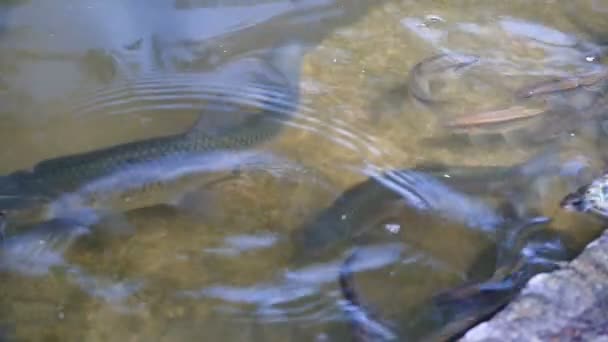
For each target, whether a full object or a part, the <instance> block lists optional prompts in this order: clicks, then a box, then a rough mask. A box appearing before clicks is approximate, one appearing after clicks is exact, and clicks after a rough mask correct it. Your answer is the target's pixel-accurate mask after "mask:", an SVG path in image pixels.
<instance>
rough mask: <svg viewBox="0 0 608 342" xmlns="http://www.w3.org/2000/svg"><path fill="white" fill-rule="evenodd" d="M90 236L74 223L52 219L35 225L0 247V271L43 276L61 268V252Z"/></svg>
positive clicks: (63, 262) (87, 230)
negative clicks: (85, 236) (81, 238)
mask: <svg viewBox="0 0 608 342" xmlns="http://www.w3.org/2000/svg"><path fill="white" fill-rule="evenodd" d="M90 232H91V230H90V228H89V227H87V226H83V225H81V224H79V223H78V222H76V221H72V220H63V219H55V220H52V221H47V222H43V223H41V224H38V225H36V226H35V227H33V228H32V229H30V230H28V231H26V232H25V233H23V234H18V235H14V236H11V237H8V238H7V239H6V240H4V241H2V244H0V269H4V270H7V271H11V272H16V273H20V274H24V275H26V276H43V275H46V274H48V273H49V272H50V271H51V270H52V269H54V268H65V267H66V266H68V264H67V263H66V262H65V260H64V259H63V256H64V254H65V252H66V251H67V250H68V249H69V248H70V247H71V246H72V245H73V243H74V242H75V241H76V239H78V238H79V237H81V236H83V235H87V234H89V233H90Z"/></svg>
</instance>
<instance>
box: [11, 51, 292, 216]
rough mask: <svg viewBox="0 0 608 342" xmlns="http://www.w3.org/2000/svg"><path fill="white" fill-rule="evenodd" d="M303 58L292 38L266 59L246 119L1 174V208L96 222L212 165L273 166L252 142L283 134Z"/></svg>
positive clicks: (161, 196) (196, 179)
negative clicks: (291, 40)
mask: <svg viewBox="0 0 608 342" xmlns="http://www.w3.org/2000/svg"><path fill="white" fill-rule="evenodd" d="M301 57H302V46H300V45H297V44H288V45H285V46H282V47H279V48H277V49H276V50H273V51H272V52H271V53H270V55H269V56H268V60H266V61H264V60H263V59H260V61H259V62H260V64H261V67H262V68H261V70H260V73H259V74H256V75H254V76H255V79H256V80H258V81H259V85H258V84H255V85H253V87H254V88H255V86H257V87H258V88H257V89H259V90H262V93H261V94H256V96H254V99H255V100H256V101H254V102H253V103H249V104H248V109H242V110H243V111H248V112H247V115H245V117H246V120H244V122H242V123H240V124H239V125H236V127H228V128H226V129H218V130H217V131H215V132H211V133H210V132H205V131H204V128H205V127H204V125H205V120H204V117H203V116H201V119H200V120H199V122H198V123H197V124H195V125H194V127H192V129H190V130H189V131H188V132H185V133H182V134H176V135H172V136H164V137H159V138H152V139H147V140H142V141H136V142H131V143H127V144H123V145H118V146H113V147H108V148H104V149H100V150H96V151H92V152H86V153H81V154H76V155H71V156H66V157H60V158H55V159H50V160H45V161H42V162H40V163H38V164H37V165H35V166H34V167H33V168H32V169H31V170H27V171H16V172H14V173H11V174H9V175H7V176H4V177H2V178H0V211H2V212H3V213H4V214H5V215H6V217H7V219H8V221H9V223H11V222H22V221H23V222H26V221H34V222H41V221H46V220H51V219H54V218H71V219H79V220H81V221H82V222H83V223H85V224H90V223H94V222H96V221H98V220H99V216H100V215H104V213H107V212H113V211H118V212H123V211H128V210H131V209H137V208H142V207H146V206H151V205H156V204H164V203H165V204H166V203H175V201H177V200H179V198H178V197H179V196H181V195H183V194H184V193H185V192H187V191H192V190H196V189H197V187H200V186H201V185H202V184H205V183H206V182H208V179H207V178H206V177H202V176H203V175H208V174H209V173H212V172H217V171H230V170H234V169H239V168H242V167H248V166H253V167H263V166H264V165H266V166H267V165H269V164H270V163H272V162H273V160H272V156H271V157H270V158H269V156H268V155H267V154H266V155H262V156H261V157H260V153H259V152H256V151H254V150H253V149H251V147H252V146H253V145H255V144H256V143H259V142H261V141H264V140H267V139H269V138H270V137H272V136H274V135H275V134H277V133H278V131H279V130H280V129H281V127H282V125H281V121H284V120H286V119H288V118H289V117H290V116H291V115H292V114H293V112H294V111H295V109H296V106H297V102H298V89H297V87H295V85H296V84H297V79H295V80H294V79H293V78H292V79H289V77H290V76H292V77H293V76H296V77H297V75H298V72H296V71H297V70H299V68H300V64H299V61H300V58H301ZM294 81H295V82H294ZM294 87H295V88H294ZM227 95H228V96H229V95H230V94H227ZM207 114H211V113H204V115H207ZM213 114H215V115H219V116H221V115H226V113H222V112H219V113H213ZM176 197H177V198H176Z"/></svg>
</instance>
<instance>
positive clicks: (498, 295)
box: [339, 220, 571, 342]
mask: <svg viewBox="0 0 608 342" xmlns="http://www.w3.org/2000/svg"><path fill="white" fill-rule="evenodd" d="M533 221H534V220H533ZM535 223H540V222H535ZM536 232H540V230H537V231H536ZM520 233H521V235H522V236H519V238H521V239H522V240H525V241H524V242H523V246H520V248H519V249H518V250H517V251H516V252H517V253H518V255H519V257H518V258H517V259H514V260H512V261H513V262H511V263H510V264H509V265H506V264H505V265H504V267H502V268H499V269H497V270H496V271H495V273H494V275H493V276H492V277H491V278H490V279H488V280H486V281H482V282H468V283H465V284H462V285H459V286H456V287H453V288H449V289H447V290H445V291H442V292H439V293H437V294H435V295H434V296H433V297H432V298H431V299H430V300H429V301H428V302H427V303H425V304H424V305H423V307H422V308H421V309H420V310H419V312H418V313H417V315H419V316H420V317H419V318H417V319H418V322H423V325H425V327H426V329H429V327H428V326H427V323H424V322H428V323H430V324H431V325H432V327H435V329H434V330H433V331H432V332H430V333H425V334H424V335H423V336H420V337H418V338H416V340H417V341H429V342H430V341H455V340H457V339H458V338H460V337H461V336H462V335H463V334H464V333H466V331H468V330H469V329H470V328H472V327H473V326H475V325H477V324H479V323H481V322H483V321H485V320H488V319H490V318H491V317H492V316H493V315H494V314H495V313H497V312H498V311H499V310H501V309H502V308H503V307H504V306H506V305H507V304H508V303H509V302H510V301H511V300H512V299H513V298H514V297H515V296H516V295H517V294H518V293H519V292H520V291H521V289H522V288H523V287H524V286H525V284H526V283H527V282H528V281H529V280H530V279H531V278H532V277H533V276H534V275H536V274H538V273H541V272H547V271H552V270H555V268H556V267H557V266H559V262H561V261H562V260H566V259H567V258H569V257H571V256H570V255H566V253H565V252H566V248H565V247H564V246H563V244H559V243H558V247H557V248H548V251H547V248H546V246H545V244H544V243H537V241H536V240H539V238H538V234H537V235H536V236H534V233H532V234H529V233H528V232H520ZM540 240H541V241H543V240H546V237H545V236H542V237H540ZM549 240H550V239H549ZM549 240H547V241H549ZM558 240H559V237H558ZM560 242H561V240H560ZM355 257H356V251H355V252H354V253H352V254H351V255H350V256H349V257H348V258H347V259H346V260H345V262H344V264H343V266H342V268H341V271H340V276H339V284H340V289H341V292H342V296H343V298H344V300H345V302H346V303H347V304H346V305H345V306H344V310H345V313H346V314H347V317H348V319H349V321H350V323H351V324H352V326H353V334H354V337H355V340H356V341H358V342H371V341H393V340H407V339H406V338H405V335H407V329H406V327H405V326H400V327H395V325H396V323H395V322H385V321H383V320H382V319H381V318H379V317H378V315H377V314H375V313H373V312H371V311H370V309H369V308H367V307H366V306H365V305H363V303H362V299H361V296H360V295H359V294H358V292H357V291H356V288H355V284H354V279H353V276H352V270H351V269H350V265H351V264H352V263H353V260H354V259H355ZM485 257H486V256H485V255H482V256H481V258H485ZM402 320H403V321H405V322H411V321H414V320H415V319H414V317H411V318H409V319H408V318H402ZM408 326H409V324H408Z"/></svg>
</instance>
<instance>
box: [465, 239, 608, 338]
mask: <svg viewBox="0 0 608 342" xmlns="http://www.w3.org/2000/svg"><path fill="white" fill-rule="evenodd" d="M460 341H462V342H480V341H484V342H490V341H501V342H504V341H531V342H532V341H605V342H608V230H607V231H606V232H604V234H603V235H602V236H601V237H600V238H598V239H597V240H595V241H593V242H592V243H590V244H589V245H588V246H587V248H585V250H584V251H583V252H582V253H581V254H580V255H579V256H578V257H577V258H576V259H574V260H573V261H572V262H570V263H569V264H567V265H566V266H564V267H563V268H561V269H560V270H557V271H554V272H551V273H543V274H538V275H536V276H535V277H533V278H532V279H530V281H529V282H528V284H527V285H526V287H525V288H524V289H523V290H522V292H521V293H520V294H519V296H518V297H517V298H516V299H515V300H513V302H511V303H510V304H509V305H507V307H505V309H503V310H502V311H501V312H499V313H498V314H496V315H495V316H494V317H493V318H492V319H491V320H489V321H488V322H484V323H481V324H479V325H477V326H476V327H474V328H472V329H471V330H469V331H468V332H467V333H466V334H465V336H464V337H463V338H462V339H461V340H460Z"/></svg>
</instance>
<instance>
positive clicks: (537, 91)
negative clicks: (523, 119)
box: [515, 68, 608, 99]
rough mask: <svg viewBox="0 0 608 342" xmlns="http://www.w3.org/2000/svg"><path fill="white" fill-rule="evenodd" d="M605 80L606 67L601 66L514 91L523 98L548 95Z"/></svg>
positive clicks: (606, 75) (607, 72) (607, 70)
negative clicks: (593, 70)
mask: <svg viewBox="0 0 608 342" xmlns="http://www.w3.org/2000/svg"><path fill="white" fill-rule="evenodd" d="M605 80H608V68H603V69H601V70H598V71H595V72H591V73H587V74H582V75H577V76H571V77H565V78H556V79H552V80H549V81H542V82H539V83H535V84H532V85H529V86H525V87H522V88H521V89H518V90H516V91H515V97H516V98H520V99H525V98H529V97H533V96H540V95H548V94H553V93H556V92H563V91H568V90H573V89H576V88H580V87H590V86H593V85H595V84H596V83H599V82H602V81H605Z"/></svg>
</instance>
